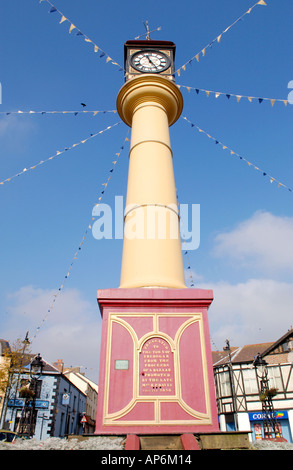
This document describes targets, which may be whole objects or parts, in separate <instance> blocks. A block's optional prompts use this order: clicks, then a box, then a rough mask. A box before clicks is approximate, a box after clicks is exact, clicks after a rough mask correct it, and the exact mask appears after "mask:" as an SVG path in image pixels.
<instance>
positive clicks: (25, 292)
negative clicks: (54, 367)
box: [1, 286, 101, 382]
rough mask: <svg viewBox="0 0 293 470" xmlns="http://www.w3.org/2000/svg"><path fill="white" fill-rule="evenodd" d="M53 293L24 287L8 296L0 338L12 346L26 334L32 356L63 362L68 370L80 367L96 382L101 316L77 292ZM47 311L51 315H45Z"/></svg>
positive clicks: (94, 307) (96, 307) (92, 305)
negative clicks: (5, 316)
mask: <svg viewBox="0 0 293 470" xmlns="http://www.w3.org/2000/svg"><path fill="white" fill-rule="evenodd" d="M55 293H56V291H51V290H48V289H47V290H46V289H41V288H36V287H33V286H24V287H22V288H20V289H19V290H18V291H16V292H13V293H11V294H10V295H9V296H8V304H7V306H6V310H7V312H8V314H9V316H8V321H7V322H6V327H5V329H4V330H3V329H2V331H1V337H5V339H8V340H10V341H11V343H13V342H14V341H15V340H16V339H17V338H21V339H22V338H24V336H25V333H26V331H27V330H29V338H30V340H31V341H32V344H31V351H32V353H38V352H39V353H40V354H41V356H43V357H44V358H45V359H46V360H48V361H49V362H51V363H52V362H55V361H56V360H57V359H63V360H64V363H65V364H66V365H68V366H70V365H73V366H82V367H83V368H84V369H82V371H85V372H86V374H87V375H88V377H91V378H93V380H95V381H96V382H97V381H98V368H99V352H100V328H101V321H100V313H99V308H98V305H97V304H95V303H93V304H91V303H90V302H88V301H87V300H85V299H84V298H83V297H82V294H81V292H80V291H78V290H77V289H67V290H64V291H62V292H61V293H60V294H59V295H58V296H57V297H56V301H55V302H53V300H54V298H55V297H54V294H55ZM48 310H50V311H48Z"/></svg>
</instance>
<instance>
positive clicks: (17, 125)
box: [0, 114, 35, 151]
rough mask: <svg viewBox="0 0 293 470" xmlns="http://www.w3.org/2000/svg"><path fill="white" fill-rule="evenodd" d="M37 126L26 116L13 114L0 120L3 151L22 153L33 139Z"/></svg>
mask: <svg viewBox="0 0 293 470" xmlns="http://www.w3.org/2000/svg"><path fill="white" fill-rule="evenodd" d="M34 129H35V124H34V123H33V122H32V121H31V120H30V119H26V117H25V116H19V115H16V114H12V115H10V116H4V117H2V118H1V119H0V137H1V147H2V149H5V150H6V149H9V150H11V151H15V150H18V151H21V150H23V146H26V145H27V143H28V142H29V138H30V137H31V133H32V131H33V130H34Z"/></svg>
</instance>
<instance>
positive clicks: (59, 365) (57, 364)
mask: <svg viewBox="0 0 293 470" xmlns="http://www.w3.org/2000/svg"><path fill="white" fill-rule="evenodd" d="M53 366H54V367H56V369H58V370H59V372H63V368H64V362H63V359H57V361H56V362H53Z"/></svg>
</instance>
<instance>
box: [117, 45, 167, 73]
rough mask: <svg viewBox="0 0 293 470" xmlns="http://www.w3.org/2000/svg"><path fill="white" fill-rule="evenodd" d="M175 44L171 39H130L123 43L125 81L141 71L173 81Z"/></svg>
mask: <svg viewBox="0 0 293 470" xmlns="http://www.w3.org/2000/svg"><path fill="white" fill-rule="evenodd" d="M175 50H176V46H175V44H174V43H173V42H171V41H155V40H152V39H146V40H140V39H139V40H130V41H127V42H126V43H125V44H124V68H125V72H126V74H125V81H128V80H131V79H132V78H135V77H137V76H139V75H141V74H143V73H154V74H159V75H161V76H163V77H165V78H168V79H169V80H172V81H174V72H175V66H174V60H175Z"/></svg>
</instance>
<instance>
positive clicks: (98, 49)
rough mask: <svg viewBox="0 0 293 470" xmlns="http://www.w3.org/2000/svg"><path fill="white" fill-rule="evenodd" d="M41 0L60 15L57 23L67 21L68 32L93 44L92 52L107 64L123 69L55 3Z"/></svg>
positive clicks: (50, 11)
mask: <svg viewBox="0 0 293 470" xmlns="http://www.w3.org/2000/svg"><path fill="white" fill-rule="evenodd" d="M42 2H47V3H48V4H49V5H50V7H51V8H50V10H49V13H57V14H59V15H60V21H59V24H61V23H64V22H68V23H69V30H68V32H69V34H71V32H72V31H74V32H75V34H76V36H81V37H83V39H84V40H85V42H87V43H88V44H91V45H92V46H93V50H94V52H96V53H99V56H100V58H102V57H103V58H104V59H105V61H106V63H107V64H108V63H110V64H112V65H115V66H117V67H118V70H119V71H124V67H121V65H119V64H118V62H115V61H114V60H113V59H112V58H111V57H110V56H109V55H108V54H107V53H106V52H105V51H104V50H103V49H102V48H101V47H100V46H98V45H97V44H95V43H94V41H92V40H91V39H90V38H89V37H88V36H87V35H86V34H84V33H83V32H82V31H81V30H80V29H78V28H77V26H75V25H74V24H73V23H72V21H71V20H70V19H69V18H67V17H66V16H65V15H63V13H62V12H61V11H60V10H58V8H56V7H55V5H53V3H51V2H50V1H49V0H40V3H42Z"/></svg>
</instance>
